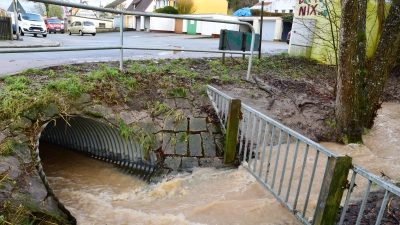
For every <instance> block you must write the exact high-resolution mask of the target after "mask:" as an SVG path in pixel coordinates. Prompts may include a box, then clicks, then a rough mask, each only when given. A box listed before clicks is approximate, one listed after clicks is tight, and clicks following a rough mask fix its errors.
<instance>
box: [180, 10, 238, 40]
mask: <svg viewBox="0 0 400 225" xmlns="http://www.w3.org/2000/svg"><path fill="white" fill-rule="evenodd" d="M192 16H194V17H198V18H208V19H220V20H231V21H239V19H238V18H237V17H235V16H226V15H219V14H207V15H192ZM222 29H227V30H236V31H238V30H239V25H237V24H229V23H216V22H207V21H197V27H196V33H199V34H201V35H209V36H211V35H213V34H218V35H219V34H220V31H221V30H222ZM182 32H187V20H183V29H182Z"/></svg>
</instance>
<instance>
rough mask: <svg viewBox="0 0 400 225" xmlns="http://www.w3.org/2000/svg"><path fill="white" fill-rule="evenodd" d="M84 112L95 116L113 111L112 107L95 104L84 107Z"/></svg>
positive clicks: (103, 115) (101, 115) (102, 115)
mask: <svg viewBox="0 0 400 225" xmlns="http://www.w3.org/2000/svg"><path fill="white" fill-rule="evenodd" d="M84 112H85V113H86V114H88V115H91V116H94V117H105V116H107V115H109V114H112V113H113V111H112V109H110V108H108V107H105V106H102V105H94V106H89V107H86V108H85V109H84Z"/></svg>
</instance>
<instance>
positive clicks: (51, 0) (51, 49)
mask: <svg viewBox="0 0 400 225" xmlns="http://www.w3.org/2000/svg"><path fill="white" fill-rule="evenodd" d="M35 2H41V3H48V4H53V5H60V6H69V7H74V8H80V9H89V10H94V11H99V12H108V13H113V14H119V15H121V16H120V18H121V22H120V24H124V15H137V16H147V17H161V18H172V19H187V20H197V21H208V22H216V23H228V24H238V25H245V26H248V27H249V28H250V30H251V33H252V35H251V45H250V51H245V52H243V51H226V50H202V49H184V51H187V52H209V53H221V54H223V53H229V54H241V55H249V63H248V68H247V79H249V78H250V71H251V65H252V60H253V52H254V42H255V30H254V27H253V26H252V25H251V24H249V23H247V22H241V21H232V20H221V19H211V18H200V17H194V16H188V15H173V14H164V13H148V12H136V11H123V10H115V9H109V8H102V7H96V6H89V5H84V4H79V3H71V2H66V1H59V0H35ZM123 30H124V29H120V45H119V46H104V47H75V48H74V47H48V48H35V49H31V48H19V49H11V48H9V49H0V53H24V52H58V51H82V50H112V49H116V50H120V60H119V62H120V66H119V69H120V70H121V71H123V70H124V69H123V57H124V53H123V52H124V50H167V51H182V49H181V48H161V47H127V46H124V39H123V32H124V31H123Z"/></svg>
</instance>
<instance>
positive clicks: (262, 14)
mask: <svg viewBox="0 0 400 225" xmlns="http://www.w3.org/2000/svg"><path fill="white" fill-rule="evenodd" d="M263 19H264V1H261V22H260V41H259V42H260V44H259V45H258V59H260V58H261V43H262V28H263Z"/></svg>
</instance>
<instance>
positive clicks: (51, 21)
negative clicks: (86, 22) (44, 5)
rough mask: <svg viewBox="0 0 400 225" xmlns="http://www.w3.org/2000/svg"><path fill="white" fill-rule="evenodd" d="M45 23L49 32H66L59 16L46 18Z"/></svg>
mask: <svg viewBox="0 0 400 225" xmlns="http://www.w3.org/2000/svg"><path fill="white" fill-rule="evenodd" d="M44 23H45V24H46V28H47V33H49V34H51V32H53V33H57V32H59V33H62V34H63V33H64V25H63V24H62V23H61V20H59V19H58V18H46V19H44Z"/></svg>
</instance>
